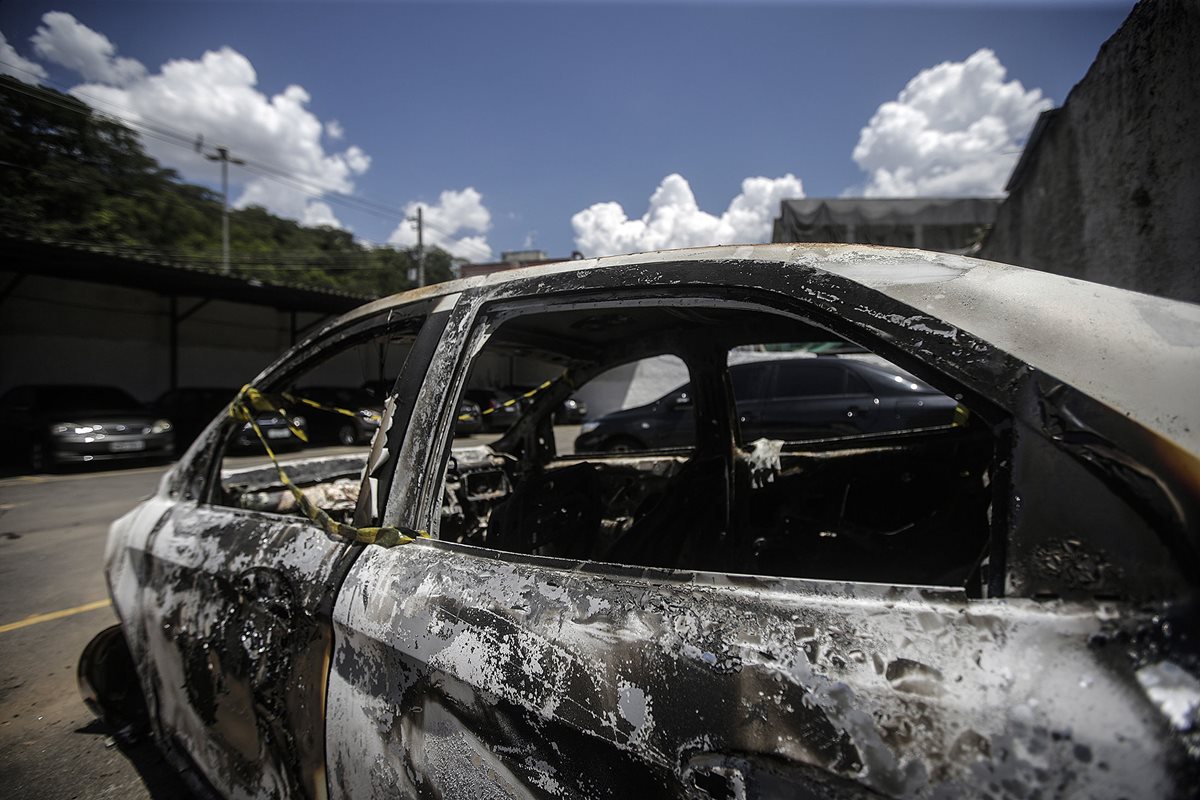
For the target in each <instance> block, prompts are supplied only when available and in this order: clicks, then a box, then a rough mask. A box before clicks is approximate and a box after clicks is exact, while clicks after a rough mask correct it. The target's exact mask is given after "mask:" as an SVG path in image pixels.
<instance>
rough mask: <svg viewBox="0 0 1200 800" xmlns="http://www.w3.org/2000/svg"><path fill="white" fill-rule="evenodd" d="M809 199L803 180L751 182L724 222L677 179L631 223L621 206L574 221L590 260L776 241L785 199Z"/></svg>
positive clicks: (665, 183)
mask: <svg viewBox="0 0 1200 800" xmlns="http://www.w3.org/2000/svg"><path fill="white" fill-rule="evenodd" d="M798 197H804V187H803V185H802V184H801V183H800V179H799V178H797V177H795V176H794V175H791V174H790V173H789V174H787V175H784V176H783V177H782V178H762V177H758V178H746V179H745V180H744V181H742V191H741V194H739V195H737V196H736V197H734V198H733V200H732V201H731V202H730V204H729V208H727V209H726V210H725V211H724V212H723V213H722V214H721V215H720V216H719V217H718V216H715V215H713V214H710V213H708V212H706V211H701V210H700V207H699V206H698V205H697V203H696V197H695V195H694V194H692V187H691V186H689V185H688V182H687V180H685V179H684V177H683V176H682V175H678V174H672V175H668V176H667V177H665V178H663V180H662V183H660V184H659V186H658V188H657V189H656V190H655V191H654V194H653V195H651V196H650V207H649V209H648V210H647V211H646V213H645V214H643V215H642V216H641V217H640V218H638V219H629V217H628V216H627V215H626V213H625V209H623V208H622V207H621V205H620V203H612V202H609V203H596V204H595V205H593V206H591V207H589V208H585V209H584V210H583V211H580V212H579V213H577V214H575V216H573V217H571V226H572V227H573V228H574V229H575V245H576V247H578V248H579V250H580V251H582V252H583V254H584V255H588V256H601V255H612V254H614V253H633V252H638V251H642V250H664V249H669V248H675V247H699V246H703V245H710V244H754V243H759V242H768V241H770V239H771V221H772V220H773V219H774V218H775V216H776V215H778V213H779V203H780V201H781V200H783V199H785V198H798Z"/></svg>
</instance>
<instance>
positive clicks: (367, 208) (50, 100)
mask: <svg viewBox="0 0 1200 800" xmlns="http://www.w3.org/2000/svg"><path fill="white" fill-rule="evenodd" d="M0 64H4V65H5V66H8V67H12V68H13V69H17V70H20V71H22V72H25V73H27V74H29V75H33V76H34V77H40V76H37V75H36V74H35V73H33V72H30V71H29V70H27V69H24V68H22V67H20V66H18V65H16V64H12V63H10V62H7V61H4V60H2V59H0ZM47 82H48V83H51V84H54V85H55V86H58V87H60V88H65V87H64V86H63V84H61V83H59V82H57V81H53V80H48V79H47ZM8 88H10V89H13V90H15V91H17V92H19V93H21V94H24V95H25V96H27V97H29V98H31V99H34V100H38V101H40V102H43V103H46V104H49V105H53V106H55V107H57V108H59V109H62V110H64V111H69V112H72V113H76V114H80V115H83V116H88V115H89V114H92V113H94V114H97V115H99V116H101V117H107V118H109V119H111V120H112V121H114V122H117V123H118V124H121V125H124V126H126V127H128V128H131V129H133V130H134V131H136V132H137V133H140V134H142V135H143V136H148V137H149V138H151V139H156V140H158V141H160V142H163V143H165V144H170V145H173V146H176V147H180V148H184V149H187V150H192V151H194V150H195V149H196V145H197V143H202V142H203V134H201V135H200V137H199V139H197V138H196V137H194V136H190V135H188V134H186V133H183V132H182V131H180V130H179V129H172V127H171V126H170V125H168V124H166V123H162V122H160V121H155V120H151V119H150V118H148V117H145V116H143V117H141V118H139V119H132V118H130V117H126V116H124V115H122V114H120V113H118V112H116V111H105V110H103V109H100V108H98V107H96V105H89V104H88V103H86V102H84V101H83V100H80V103H81V104H82V105H83V106H84V108H77V107H75V106H73V105H70V104H68V103H65V102H63V101H61V100H59V99H58V98H55V97H54V96H52V95H46V94H45V93H42V92H38V91H36V90H34V89H33V88H26V87H25V86H23V85H12V86H9V87H8ZM64 94H66V93H64ZM66 96H67V97H72V96H78V97H82V98H87V99H88V100H90V101H92V103H95V104H99V105H107V106H110V107H115V106H113V105H112V104H111V103H108V102H106V101H103V100H100V99H99V98H96V97H92V96H91V95H88V94H87V93H86V92H77V95H70V94H66ZM241 166H243V167H244V168H245V169H246V170H247V171H249V172H253V173H255V174H256V175H257V176H258V177H260V178H264V179H266V180H271V181H274V182H276V183H279V184H280V185H283V186H285V187H287V188H289V189H292V190H293V191H297V192H299V193H301V194H304V195H305V196H307V197H312V198H314V199H318V200H323V201H328V202H332V203H335V204H338V205H341V206H343V207H345V208H347V209H349V210H352V211H357V212H359V213H363V214H368V215H372V216H375V217H379V218H383V219H387V220H389V221H391V220H404V219H405V218H406V217H407V212H406V211H405V210H404V209H400V208H396V207H394V206H390V205H387V204H385V203H380V202H378V201H375V200H372V199H370V198H366V197H361V196H355V195H349V194H345V193H343V192H340V191H338V190H336V189H331V188H327V187H324V186H321V185H319V184H317V183H314V182H312V181H309V180H307V179H305V178H301V177H298V176H296V175H293V174H292V173H290V172H288V171H287V170H284V169H282V168H280V167H276V166H273V165H271V164H266V163H258V162H254V161H250V160H248V159H246V160H243V161H242V164H241ZM425 205H427V204H424V203H418V209H420V208H421V207H422V206H425ZM423 225H424V227H426V228H430V229H432V230H434V231H436V232H437V233H439V234H441V235H442V236H444V237H445V238H447V239H453V238H454V236H455V235H456V233H457V229H455V230H450V229H447V228H445V227H444V226H442V225H440V224H438V223H436V222H432V221H429V220H425V221H424V223H423ZM418 247H420V245H418Z"/></svg>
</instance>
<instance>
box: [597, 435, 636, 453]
mask: <svg viewBox="0 0 1200 800" xmlns="http://www.w3.org/2000/svg"><path fill="white" fill-rule="evenodd" d="M645 449H646V445H644V444H642V443H641V442H639V441H638V440H637V439H634V438H633V437H632V436H614V437H612V438H611V439H607V440H606V441H605V442H604V447H603V448H601V450H602V451H603V452H605V453H632V452H634V451H635V450H645Z"/></svg>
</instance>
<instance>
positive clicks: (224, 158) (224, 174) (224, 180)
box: [196, 139, 246, 272]
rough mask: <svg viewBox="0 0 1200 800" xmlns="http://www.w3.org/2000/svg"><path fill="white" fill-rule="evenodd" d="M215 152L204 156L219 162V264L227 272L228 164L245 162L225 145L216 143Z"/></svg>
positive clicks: (198, 145) (197, 143) (197, 145)
mask: <svg viewBox="0 0 1200 800" xmlns="http://www.w3.org/2000/svg"><path fill="white" fill-rule="evenodd" d="M202 141H203V140H202V139H197V140H196V149H197V150H199V149H200V145H201V142H202ZM214 149H215V150H216V151H217V152H216V153H205V154H204V157H205V158H207V159H208V160H209V161H220V162H221V207H222V211H221V264H222V269H223V270H224V271H225V272H229V165H230V164H245V163H246V162H245V161H243V160H242V159H240V158H234V157H233V156H231V155H229V148H228V147H226V146H225V145H220V144H219V145H217V146H216V147H215V148H214Z"/></svg>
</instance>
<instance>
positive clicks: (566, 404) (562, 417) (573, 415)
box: [504, 386, 588, 425]
mask: <svg viewBox="0 0 1200 800" xmlns="http://www.w3.org/2000/svg"><path fill="white" fill-rule="evenodd" d="M504 391H506V392H508V393H509V394H510V395H511V396H513V397H517V398H518V399H519V400H520V401H521V408H522V410H525V409H528V408H529V407H530V406H532V405H533V404H534V403H535V402H537V391H538V388H537V387H536V386H505V387H504ZM531 392H533V393H534V396H533V397H526V396H525V395H527V394H529V393H531ZM587 411H588V409H587V403H585V402H583V401H582V400H580V399H579V398H577V397H575V396H571V397H568V398H567V399H566V400H563V401H562V403H560V404H559V406H558V408H557V409H555V410H554V417H553V419H554V424H555V425H573V424H578V423H580V422H583V419H584V417H586V416H587Z"/></svg>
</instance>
